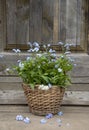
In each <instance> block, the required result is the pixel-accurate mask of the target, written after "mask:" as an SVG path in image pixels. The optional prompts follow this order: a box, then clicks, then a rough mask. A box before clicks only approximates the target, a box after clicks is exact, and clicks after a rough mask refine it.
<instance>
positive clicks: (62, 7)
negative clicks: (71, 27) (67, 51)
mask: <svg viewBox="0 0 89 130" xmlns="http://www.w3.org/2000/svg"><path fill="white" fill-rule="evenodd" d="M66 8H67V7H66V1H65V0H59V12H60V13H59V12H58V14H59V17H58V18H59V19H58V23H59V26H58V32H59V33H58V35H59V36H58V37H59V39H58V40H59V41H63V42H65V41H66V38H67V37H66V31H67V30H66V28H67V27H66V18H67V14H66Z"/></svg>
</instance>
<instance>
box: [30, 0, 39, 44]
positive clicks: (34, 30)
mask: <svg viewBox="0 0 89 130" xmlns="http://www.w3.org/2000/svg"><path fill="white" fill-rule="evenodd" d="M41 33H42V0H36V1H34V0H30V3H29V40H30V41H31V42H33V41H37V42H41Z"/></svg>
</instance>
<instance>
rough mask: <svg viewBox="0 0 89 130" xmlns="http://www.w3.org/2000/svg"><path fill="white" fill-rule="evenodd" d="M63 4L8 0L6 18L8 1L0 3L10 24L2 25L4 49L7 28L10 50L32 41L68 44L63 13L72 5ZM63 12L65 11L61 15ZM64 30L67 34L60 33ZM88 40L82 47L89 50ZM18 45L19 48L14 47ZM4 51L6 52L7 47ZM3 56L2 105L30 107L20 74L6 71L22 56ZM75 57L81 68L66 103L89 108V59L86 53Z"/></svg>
mask: <svg viewBox="0 0 89 130" xmlns="http://www.w3.org/2000/svg"><path fill="white" fill-rule="evenodd" d="M63 1H64V2H65V0H55V1H54V0H51V3H50V0H36V1H35V0H30V2H29V0H19V1H18V0H6V11H7V12H6V16H4V14H3V9H5V8H4V5H5V3H4V2H5V1H4V2H2V0H0V20H4V22H7V24H6V25H7V26H4V25H5V24H4V25H2V21H1V23H0V47H1V46H3V45H4V44H5V41H3V40H2V39H3V37H5V32H4V31H3V30H4V28H5V27H6V30H7V31H6V34H7V39H6V41H7V48H8V47H16V46H17V45H24V44H25V43H26V42H27V41H29V40H31V41H34V40H36V41H41V42H42V43H46V42H51V43H56V42H57V41H58V39H59V38H61V40H62V41H65V39H66V34H65V31H63V30H65V29H66V26H65V24H66V20H65V19H66V15H63V14H65V12H66V8H65V4H68V3H63ZM59 2H62V3H61V5H62V7H64V8H61V6H60V3H59ZM72 2H73V0H72ZM83 2H84V1H83ZM83 5H84V4H83ZM29 7H30V8H29ZM61 9H62V12H60V11H61ZM83 9H84V6H83ZM4 11H5V10H4ZM37 12H39V13H37ZM83 13H84V12H83ZM59 14H61V15H59ZM29 16H30V17H29ZM3 17H4V18H3ZM5 20H7V21H5ZM29 21H30V22H29ZM62 21H63V22H62ZM59 25H62V26H59ZM86 29H87V27H86ZM60 30H62V32H63V33H61V34H60V33H59V32H60ZM82 31H83V34H82V35H81V36H83V37H84V34H86V32H84V30H83V28H82ZM1 32H2V33H1ZM3 33H4V34H3ZM87 34H88V33H87ZM83 40H84V39H83ZM83 40H82V41H83ZM86 41H87V35H86V39H85V42H84V41H83V45H79V46H81V48H83V50H86V49H85V48H86V47H84V46H86ZM1 43H2V44H1ZM15 44H16V46H12V45H15ZM8 45H9V46H8ZM10 45H11V46H10ZM18 47H19V46H18ZM2 48H3V50H4V47H2ZM78 50H79V48H78ZM1 54H3V55H4V57H3V58H0V104H27V102H26V99H25V97H24V93H23V90H22V87H21V83H22V81H21V79H20V78H19V77H17V76H16V75H7V74H6V73H5V71H4V69H5V67H6V66H7V67H10V66H11V65H12V64H13V63H16V61H17V59H18V56H16V55H15V54H13V53H7V52H2V53H1ZM24 57H26V54H23V55H22V56H21V58H24ZM73 57H74V58H75V59H76V62H77V66H76V67H75V69H74V70H73V71H72V73H71V75H72V85H71V87H69V88H68V90H67V91H66V93H67V94H66V95H65V97H64V101H63V104H67V105H68V104H69V105H74V104H76V105H89V56H88V55H87V54H85V53H82V54H78V53H75V54H74V55H73Z"/></svg>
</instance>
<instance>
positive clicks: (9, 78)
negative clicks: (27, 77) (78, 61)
mask: <svg viewBox="0 0 89 130" xmlns="http://www.w3.org/2000/svg"><path fill="white" fill-rule="evenodd" d="M71 79H72V83H73V84H74V83H78V84H82V83H84V84H89V77H87V76H85V77H72V78H71ZM2 82H4V83H6V82H7V83H12V82H16V83H21V82H22V80H21V78H19V77H18V76H10V75H7V76H0V83H2Z"/></svg>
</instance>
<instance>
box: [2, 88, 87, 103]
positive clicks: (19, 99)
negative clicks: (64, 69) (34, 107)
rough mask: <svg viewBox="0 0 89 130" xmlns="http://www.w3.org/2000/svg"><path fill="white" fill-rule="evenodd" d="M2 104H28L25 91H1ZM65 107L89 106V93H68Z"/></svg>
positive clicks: (64, 101)
mask: <svg viewBox="0 0 89 130" xmlns="http://www.w3.org/2000/svg"><path fill="white" fill-rule="evenodd" d="M0 104H27V101H26V98H25V95H24V91H23V90H22V91H21V90H17V91H15V90H0ZM62 104H65V105H89V91H83V92H81V91H66V94H65V96H64V99H63V103H62Z"/></svg>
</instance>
